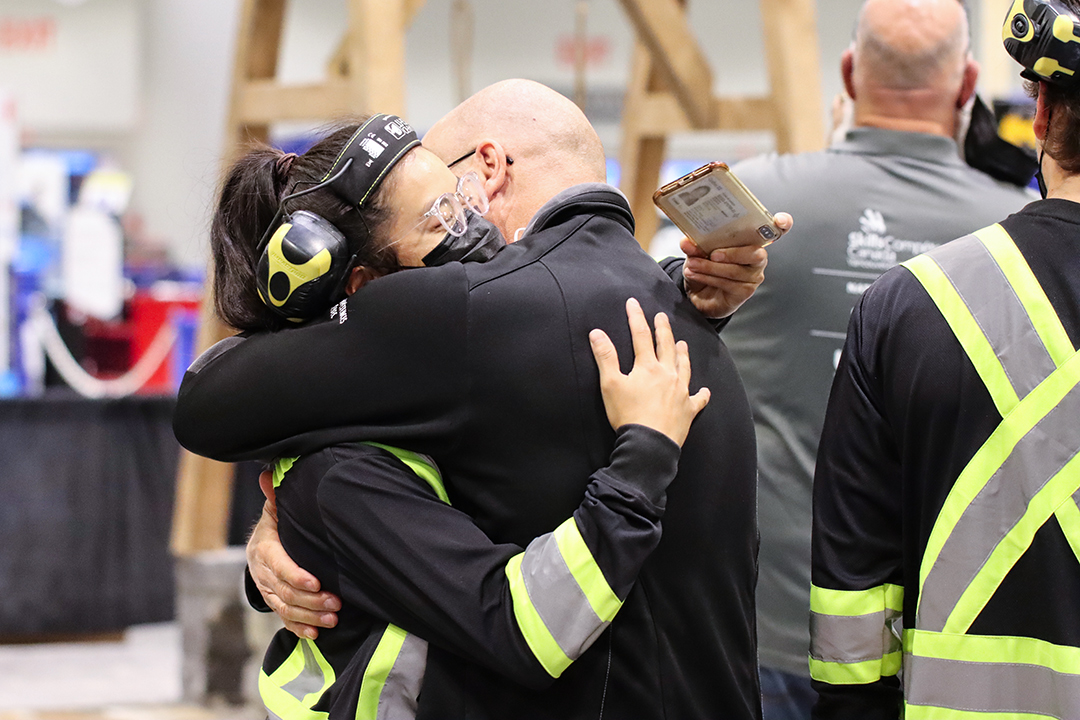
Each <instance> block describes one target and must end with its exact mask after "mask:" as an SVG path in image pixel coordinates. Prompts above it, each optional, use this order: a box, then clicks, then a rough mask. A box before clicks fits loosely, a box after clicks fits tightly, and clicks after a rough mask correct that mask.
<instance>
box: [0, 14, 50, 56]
mask: <svg viewBox="0 0 1080 720" xmlns="http://www.w3.org/2000/svg"><path fill="white" fill-rule="evenodd" d="M55 45H56V18H54V17H52V16H49V15H44V16H42V17H0V52H43V51H46V50H51V49H52V48H53V47H54V46H55Z"/></svg>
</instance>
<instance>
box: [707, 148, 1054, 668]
mask: <svg viewBox="0 0 1080 720" xmlns="http://www.w3.org/2000/svg"><path fill="white" fill-rule="evenodd" d="M734 171H735V173H736V174H737V175H738V176H739V178H740V179H741V180H742V181H743V182H744V183H745V184H746V185H747V187H749V188H750V190H751V191H752V192H753V193H754V194H755V195H757V197H758V198H759V199H760V200H761V201H762V203H764V205H765V206H766V207H767V208H769V209H770V210H771V211H774V212H776V211H780V210H784V211H787V212H790V213H791V214H792V215H793V216H794V218H795V227H794V229H793V230H792V231H791V232H790V233H788V234H787V235H785V236H784V237H783V238H781V239H780V240H779V241H777V242H776V243H774V244H773V245H771V246H770V247H769V265H768V268H767V269H766V271H765V282H764V283H763V284H762V285H761V287H760V288H759V289H758V291H757V293H755V295H754V297H752V298H751V299H750V300H749V301H748V302H747V303H746V304H745V305H744V306H743V307H742V308H740V310H739V311H738V312H737V313H735V315H734V317H732V319H731V322H730V323H729V324H728V326H727V327H726V328H725V329H724V331H723V338H724V343H725V344H726V345H727V347H728V349H729V350H730V351H731V354H732V356H733V357H734V358H735V363H736V365H737V366H738V369H739V373H740V374H741V375H742V379H743V382H744V383H745V385H746V391H747V394H748V395H749V396H750V402H751V404H752V405H753V409H754V421H755V425H756V429H757V443H758V487H759V491H758V521H759V525H760V528H761V554H760V566H761V569H760V575H759V579H758V589H757V608H758V643H759V652H760V660H761V665H762V666H764V667H770V668H775V669H779V670H784V671H786V672H789V673H794V674H798V675H803V676H809V674H810V673H809V669H808V667H807V659H806V658H807V650H808V648H809V644H810V633H809V629H808V618H809V611H810V508H811V483H812V481H813V476H814V460H815V458H816V456H817V448H818V439H819V438H820V436H821V426H822V423H823V421H824V417H825V405H826V403H827V400H828V397H829V388H830V386H831V384H832V378H833V371H834V370H835V368H836V364H837V361H838V360H839V357H840V350H841V348H842V347H843V345H844V335H845V331H846V329H847V324H848V315H849V314H850V313H851V310H852V308H853V307H854V306H855V303H856V301H857V300H858V299H859V296H860V295H861V294H862V292H863V290H865V289H866V288H867V287H868V286H869V285H870V283H872V282H873V281H874V280H875V279H876V278H877V277H878V275H880V274H881V273H882V272H884V271H885V270H888V269H889V268H891V267H892V266H894V265H896V264H897V263H900V262H903V261H904V260H907V259H908V258H910V257H912V256H914V255H918V254H920V253H922V252H925V251H927V250H929V249H931V248H933V247H935V246H937V245H939V244H941V243H944V242H948V241H949V240H953V239H955V238H957V237H960V236H961V235H965V234H967V233H969V232H971V231H973V230H977V229H979V228H981V227H985V226H986V225H989V224H991V223H994V222H997V221H998V220H1001V219H1002V218H1004V217H1005V216H1006V215H1008V214H1010V213H1012V212H1014V211H1016V210H1018V209H1019V208H1021V207H1023V206H1024V205H1025V204H1027V202H1029V201H1031V200H1032V199H1035V196H1034V195H1033V194H1030V193H1028V192H1025V191H1023V190H1021V189H1019V188H1017V187H1016V186H1013V185H1008V184H1005V183H1000V182H997V181H996V180H994V179H992V178H991V177H989V176H988V175H985V174H984V173H982V172H979V171H977V170H974V169H972V168H971V167H969V166H968V165H967V164H965V163H964V162H963V161H962V160H961V159H960V157H959V155H958V153H957V148H956V144H955V143H954V142H953V141H952V140H950V139H948V138H945V137H939V136H936V135H925V134H922V133H907V132H896V131H890V130H880V129H876V128H866V127H863V128H856V129H854V130H852V131H850V132H849V133H848V134H847V136H846V138H845V139H844V140H843V141H842V142H840V143H837V144H836V145H833V146H832V147H830V148H829V149H827V150H824V151H822V152H816V153H805V154H801V155H783V156H776V155H772V156H768V157H760V158H753V159H751V160H747V161H745V162H742V163H739V164H738V165H737V166H736V167H735V168H734Z"/></svg>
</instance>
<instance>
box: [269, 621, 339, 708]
mask: <svg viewBox="0 0 1080 720" xmlns="http://www.w3.org/2000/svg"><path fill="white" fill-rule="evenodd" d="M305 645H306V646H307V649H308V650H309V651H310V653H311V655H312V657H314V658H315V662H316V664H317V666H318V670H319V671H320V672H321V674H322V686H321V687H320V688H319V689H318V690H315V691H313V692H310V693H308V694H307V695H305V696H304V697H303V698H296V697H293V696H292V695H290V694H289V693H287V692H286V691H285V690H283V689H282V687H283V686H285V685H288V684H289V683H290V682H292V681H293V680H295V679H296V678H298V677H299V676H300V673H302V672H304V670H305V662H304V646H305ZM335 679H336V675H335V674H334V668H333V667H332V666H331V665H330V663H329V662H327V660H326V658H325V657H323V654H322V653H321V652H320V651H319V646H318V645H316V644H315V643H314V641H312V640H308V639H306V638H302V639H299V640H297V643H296V647H295V648H293V651H292V652H291V653H290V654H289V657H287V658H286V659H285V662H283V663H281V665H280V666H278V669H277V670H275V671H274V672H273V673H271V674H270V675H267V674H266V671H265V670H260V671H259V695H260V697H262V701H263V704H264V705H265V706H266V709H267V710H269V711H270V712H272V713H274V714H275V715H277V716H278V717H280V718H281V719H282V720H326V719H327V718H328V717H329V715H328V714H327V713H324V712H318V711H315V710H312V709H311V707H312V706H313V705H314V704H315V703H317V702H318V701H319V698H321V697H322V694H323V693H324V692H326V689H327V688H328V687H330V686H331V685H333V684H334V680H335Z"/></svg>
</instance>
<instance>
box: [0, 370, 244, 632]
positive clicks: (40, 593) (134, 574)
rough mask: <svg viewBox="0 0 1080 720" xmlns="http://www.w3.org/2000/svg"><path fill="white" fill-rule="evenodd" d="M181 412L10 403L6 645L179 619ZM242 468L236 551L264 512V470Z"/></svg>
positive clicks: (1, 405) (233, 534) (1, 582)
mask: <svg viewBox="0 0 1080 720" xmlns="http://www.w3.org/2000/svg"><path fill="white" fill-rule="evenodd" d="M175 403H176V401H175V399H174V398H173V397H132V398H124V399H117V400H88V399H84V398H79V397H77V396H73V395H72V394H70V391H66V390H61V391H52V392H51V393H50V394H48V395H46V396H45V397H43V398H35V399H10V400H9V399H5V400H0V638H7V639H11V638H18V637H24V636H26V637H28V636H38V635H58V634H59V635H66V634H83V633H101V632H113V631H116V630H121V629H123V628H125V627H128V626H130V625H135V624H139V623H148V622H162V621H167V620H171V619H172V618H173V593H174V580H173V561H172V557H171V555H170V553H169V535H170V528H171V525H172V512H173V496H174V492H175V485H176V467H177V460H178V457H179V445H178V444H177V442H176V439H175V438H174V437H173V433H172V413H173V408H174V406H175ZM237 468H238V473H237V478H238V480H237V483H236V487H235V492H234V502H233V510H232V513H231V529H230V542H232V543H242V542H243V541H244V535H245V533H246V531H247V529H248V528H250V526H251V523H252V522H253V519H254V518H255V517H257V515H258V511H259V508H260V507H261V505H262V496H261V494H260V493H259V490H258V483H257V482H256V481H255V478H256V477H257V475H258V466H253V465H246V464H245V465H239V466H237ZM238 582H239V581H238Z"/></svg>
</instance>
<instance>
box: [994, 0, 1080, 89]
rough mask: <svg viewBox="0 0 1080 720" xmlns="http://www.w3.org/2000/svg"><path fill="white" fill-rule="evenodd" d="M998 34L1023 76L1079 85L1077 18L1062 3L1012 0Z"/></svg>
mask: <svg viewBox="0 0 1080 720" xmlns="http://www.w3.org/2000/svg"><path fill="white" fill-rule="evenodd" d="M1001 36H1002V40H1004V41H1005V50H1006V51H1008V53H1009V55H1011V56H1012V57H1013V59H1014V60H1016V61H1017V62H1018V63H1020V64H1021V65H1023V66H1024V70H1023V72H1021V73H1020V75H1021V76H1022V77H1024V78H1025V79H1027V80H1032V81H1034V82H1039V81H1043V82H1048V83H1054V84H1055V85H1066V86H1078V87H1080V20H1078V19H1077V16H1076V14H1075V13H1074V12H1073V11H1072V10H1070V9H1069V8H1068V7H1066V6H1065V5H1064V4H1063V3H1061V2H1058V0H1014V2H1013V4H1012V7H1011V8H1009V14H1008V15H1007V16H1006V17H1005V25H1004V26H1003V27H1002V29H1001Z"/></svg>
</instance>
